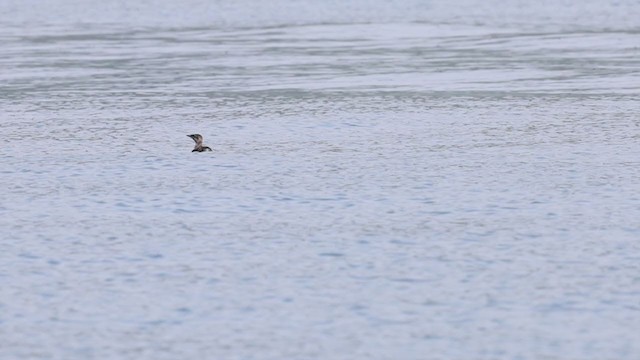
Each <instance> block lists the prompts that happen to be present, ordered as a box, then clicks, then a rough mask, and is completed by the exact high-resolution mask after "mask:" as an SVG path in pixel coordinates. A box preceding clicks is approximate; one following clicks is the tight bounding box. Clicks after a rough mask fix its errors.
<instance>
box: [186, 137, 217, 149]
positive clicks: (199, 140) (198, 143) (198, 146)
mask: <svg viewBox="0 0 640 360" xmlns="http://www.w3.org/2000/svg"><path fill="white" fill-rule="evenodd" d="M187 136H188V137H190V138H192V139H193V141H195V142H196V147H194V148H193V150H191V152H195V151H197V152H203V151H207V150H209V151H213V150H211V148H210V147H208V146H204V145H202V135H200V134H191V135H187Z"/></svg>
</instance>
